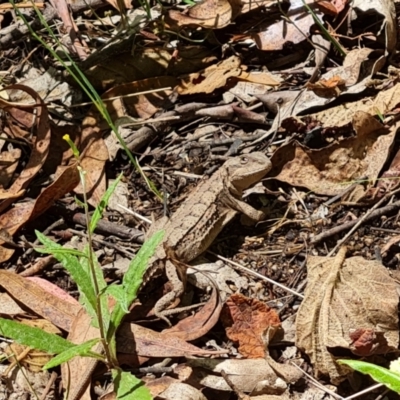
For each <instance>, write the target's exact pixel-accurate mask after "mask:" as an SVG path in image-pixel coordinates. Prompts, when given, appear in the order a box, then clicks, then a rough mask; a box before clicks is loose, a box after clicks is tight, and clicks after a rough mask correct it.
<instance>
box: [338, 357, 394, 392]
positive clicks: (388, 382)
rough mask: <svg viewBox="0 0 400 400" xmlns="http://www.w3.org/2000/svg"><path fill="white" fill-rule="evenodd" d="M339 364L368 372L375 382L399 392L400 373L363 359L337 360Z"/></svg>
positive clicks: (363, 372)
mask: <svg viewBox="0 0 400 400" xmlns="http://www.w3.org/2000/svg"><path fill="white" fill-rule="evenodd" d="M338 363H339V364H345V365H348V366H349V367H351V368H353V369H354V370H356V371H358V372H361V373H362V374H368V375H370V376H371V377H372V379H373V380H374V381H376V382H379V383H382V384H384V385H385V386H386V387H388V388H389V389H391V390H393V391H394V392H396V393H400V375H398V374H396V373H394V372H392V371H390V370H388V369H386V368H383V367H380V366H378V365H375V364H370V363H367V362H365V361H356V360H338Z"/></svg>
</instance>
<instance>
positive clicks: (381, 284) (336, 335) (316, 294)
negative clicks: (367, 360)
mask: <svg viewBox="0 0 400 400" xmlns="http://www.w3.org/2000/svg"><path fill="white" fill-rule="evenodd" d="M345 255H346V248H344V247H343V248H342V249H340V251H339V252H338V254H337V256H336V257H334V258H326V257H310V259H309V261H308V265H307V270H308V284H307V289H306V291H305V298H304V300H303V302H302V304H301V306H300V308H299V311H298V314H297V320H296V344H297V345H298V347H300V348H301V349H303V350H304V351H305V352H306V353H307V354H308V355H309V357H310V359H311V362H312V364H313V365H314V368H315V371H316V375H317V376H320V375H328V376H329V377H330V378H331V381H332V382H333V383H339V382H341V381H342V380H344V379H345V378H346V374H347V373H348V372H349V371H348V369H346V368H343V366H340V365H338V364H336V362H335V357H334V355H333V354H331V352H330V351H329V350H332V351H334V350H335V349H336V348H342V349H343V348H344V349H348V350H351V351H352V352H353V353H354V354H363V355H364V356H366V355H370V354H382V353H387V352H388V351H396V349H397V347H398V345H399V330H398V315H397V307H398V302H399V296H398V293H397V284H396V283H395V281H394V280H393V279H392V278H391V277H390V275H389V273H388V271H387V270H386V268H385V267H383V265H382V264H380V263H379V262H378V261H367V260H365V259H364V258H362V257H351V258H348V259H347V260H346V259H345ZM342 352H343V350H342Z"/></svg>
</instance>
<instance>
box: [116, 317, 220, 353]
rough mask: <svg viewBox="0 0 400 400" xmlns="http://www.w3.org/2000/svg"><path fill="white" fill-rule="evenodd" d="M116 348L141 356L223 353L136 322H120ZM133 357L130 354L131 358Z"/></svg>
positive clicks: (122, 351)
mask: <svg viewBox="0 0 400 400" xmlns="http://www.w3.org/2000/svg"><path fill="white" fill-rule="evenodd" d="M117 349H118V351H119V352H121V353H129V354H132V355H135V356H137V355H139V356H142V357H184V356H188V355H216V354H224V353H225V352H220V351H208V350H202V349H200V348H198V347H196V346H194V345H192V344H190V343H187V342H185V341H184V340H182V339H179V338H177V337H175V336H173V335H167V334H164V333H160V332H156V331H153V330H151V329H148V328H144V327H142V326H140V325H136V324H128V323H125V324H122V326H121V328H120V329H119V330H118V332H117ZM133 359H134V357H133V356H132V360H133Z"/></svg>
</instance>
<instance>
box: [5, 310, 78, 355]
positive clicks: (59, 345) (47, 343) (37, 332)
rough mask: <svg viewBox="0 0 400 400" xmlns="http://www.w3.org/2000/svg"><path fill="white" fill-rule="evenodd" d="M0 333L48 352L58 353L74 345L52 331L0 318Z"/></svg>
mask: <svg viewBox="0 0 400 400" xmlns="http://www.w3.org/2000/svg"><path fill="white" fill-rule="evenodd" d="M0 334H1V335H3V336H6V337H8V338H11V339H14V340H15V341H16V342H18V343H20V344H24V345H25V346H29V347H33V348H34V349H37V350H42V351H45V352H47V353H50V354H58V353H62V352H63V351H66V350H69V349H71V348H72V347H74V346H75V345H74V344H73V343H71V342H68V340H65V339H63V338H62V337H60V336H58V335H55V334H53V333H48V332H45V331H43V330H42V329H39V328H34V327H32V326H28V325H25V324H21V323H20V322H15V321H10V320H8V319H4V318H0Z"/></svg>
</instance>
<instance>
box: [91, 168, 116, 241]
mask: <svg viewBox="0 0 400 400" xmlns="http://www.w3.org/2000/svg"><path fill="white" fill-rule="evenodd" d="M122 176H123V173H122V172H121V173H120V174H119V176H118V178H117V179H116V180H115V182H114V183H113V184H112V185H111V186H110V187H109V188H108V189H107V191H106V192H105V193H104V195H103V197H102V198H101V200H100V203H99V205H98V206H97V207H96V209H95V210H94V213H93V215H92V218H91V219H90V227H89V230H90V232H92V233H93V232H94V230H95V229H96V226H97V223H98V222H99V220H100V218H101V216H102V215H103V212H104V209H105V208H106V207H107V204H108V202H109V200H110V197H111V195H112V194H113V193H114V191H115V189H116V188H117V186H118V184H119V182H120V181H121V178H122Z"/></svg>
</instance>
